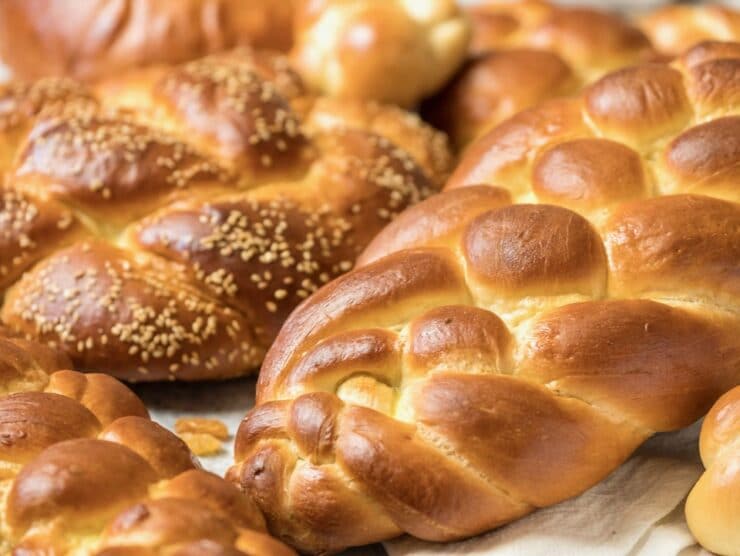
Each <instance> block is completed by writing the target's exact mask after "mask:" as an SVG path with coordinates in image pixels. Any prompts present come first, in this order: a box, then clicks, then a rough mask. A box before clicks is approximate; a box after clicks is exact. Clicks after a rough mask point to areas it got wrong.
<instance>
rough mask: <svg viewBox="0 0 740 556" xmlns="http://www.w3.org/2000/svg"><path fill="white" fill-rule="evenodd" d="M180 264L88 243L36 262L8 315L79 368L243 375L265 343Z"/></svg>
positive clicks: (163, 375)
mask: <svg viewBox="0 0 740 556" xmlns="http://www.w3.org/2000/svg"><path fill="white" fill-rule="evenodd" d="M181 275H182V270H180V269H179V268H178V267H176V266H173V265H170V264H168V263H166V262H165V261H162V260H158V259H152V258H151V257H146V256H144V255H143V254H138V255H137V254H130V253H127V252H125V251H121V250H119V249H116V248H114V247H111V246H109V245H107V244H104V243H101V242H97V243H80V244H76V245H75V246H73V247H70V248H69V249H66V250H62V251H59V252H57V253H56V254H54V255H52V256H51V257H50V258H48V259H47V260H45V261H44V262H42V263H40V264H39V265H37V266H36V267H35V268H34V269H33V270H32V271H31V272H30V273H28V274H26V275H25V276H24V278H23V279H22V280H21V281H20V282H19V283H18V284H16V285H15V286H14V287H13V288H12V289H11V290H10V291H9V292H8V295H7V299H6V302H5V305H4V307H3V319H4V321H5V322H7V323H8V324H9V325H10V326H11V327H13V328H14V329H16V330H19V331H21V332H23V333H24V334H27V335H29V336H36V337H39V338H42V339H43V340H45V341H48V342H51V343H53V344H56V345H57V346H58V347H59V348H61V349H62V350H63V351H65V352H66V353H69V354H71V356H72V358H73V360H74V361H75V363H76V365H77V366H78V368H80V369H82V370H88V371H89V370H95V369H100V368H104V369H106V371H107V372H108V373H110V374H113V375H114V376H119V377H125V378H126V379H128V380H132V381H136V380H147V379H149V380H164V379H168V378H170V379H172V378H174V377H175V376H177V377H179V378H181V379H193V378H199V377H202V376H203V372H204V370H205V372H206V375H207V376H210V377H213V378H217V377H227V376H234V375H237V374H241V373H243V372H245V371H246V370H248V369H251V368H253V367H255V366H256V365H258V362H259V360H260V358H261V355H262V351H261V348H260V347H259V345H258V344H257V343H256V340H255V338H254V336H253V333H252V332H251V331H250V327H249V324H248V322H247V321H246V319H245V318H244V317H243V316H242V315H241V314H240V313H238V312H236V311H234V310H232V309H229V308H228V307H224V306H223V305H220V304H219V303H218V302H217V301H216V300H215V299H214V298H212V297H210V296H208V295H207V294H205V293H203V292H201V291H199V290H198V289H197V288H196V286H195V284H192V283H190V282H188V281H187V280H183V278H182V276H181Z"/></svg>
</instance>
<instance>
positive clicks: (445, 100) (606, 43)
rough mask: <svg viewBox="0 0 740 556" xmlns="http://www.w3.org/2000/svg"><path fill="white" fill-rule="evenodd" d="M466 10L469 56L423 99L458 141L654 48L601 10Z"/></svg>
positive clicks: (484, 6)
mask: <svg viewBox="0 0 740 556" xmlns="http://www.w3.org/2000/svg"><path fill="white" fill-rule="evenodd" d="M467 11H468V13H469V16H470V18H471V21H472V22H473V41H472V45H471V56H470V57H469V59H468V60H467V63H466V64H465V65H464V66H463V67H462V68H461V69H460V71H458V73H457V74H456V76H455V77H454V79H453V80H452V81H451V82H450V83H448V84H447V85H446V86H445V87H444V88H443V89H442V90H441V91H440V92H438V93H437V94H436V95H435V96H433V97H432V98H430V99H429V100H427V101H426V102H425V103H424V104H423V106H422V113H423V114H424V117H425V118H426V119H428V120H429V121H430V122H432V123H433V124H434V125H435V126H436V127H438V128H440V129H443V130H444V131H446V132H447V133H448V134H449V135H450V137H451V138H452V140H453V142H454V143H455V146H456V147H457V148H458V149H461V148H463V147H465V146H466V145H467V144H469V143H470V142H471V141H472V140H473V139H475V138H476V137H478V136H480V135H481V134H483V133H484V132H485V131H487V130H488V129H490V128H492V127H493V126H494V125H496V124H498V123H500V122H501V121H503V120H505V119H506V118H508V117H510V116H512V115H514V114H515V113H517V112H520V111H521V110H523V109H525V108H529V107H531V106H533V105H535V104H538V103H539V102H542V101H544V100H547V99H551V98H555V97H560V96H565V95H568V94H572V93H575V92H576V91H577V90H579V89H581V88H582V87H583V85H585V84H586V83H590V82H592V81H594V80H595V79H596V78H598V77H601V76H602V75H603V74H605V73H606V72H608V71H611V70H614V69H616V68H619V67H623V66H625V65H628V64H633V63H636V62H639V61H645V60H647V59H649V58H652V57H654V56H655V53H654V51H653V49H652V47H651V45H650V41H649V40H648V39H647V37H646V36H645V35H644V34H643V33H642V32H641V31H639V30H638V29H637V28H636V27H634V26H633V25H631V24H630V23H629V22H628V21H627V20H626V19H624V18H623V17H621V16H619V15H617V14H613V13H610V12H606V11H603V10H597V9H589V8H565V7H558V6H555V5H553V4H549V3H547V2H543V1H540V0H535V1H533V0H519V1H515V2H503V3H502V2H493V1H491V2H482V3H478V4H473V5H472V6H470V7H469V8H468V10H467Z"/></svg>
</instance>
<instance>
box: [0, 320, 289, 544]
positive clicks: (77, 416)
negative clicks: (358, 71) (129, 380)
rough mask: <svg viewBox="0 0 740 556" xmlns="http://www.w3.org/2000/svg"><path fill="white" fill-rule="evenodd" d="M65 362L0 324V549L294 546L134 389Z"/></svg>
mask: <svg viewBox="0 0 740 556" xmlns="http://www.w3.org/2000/svg"><path fill="white" fill-rule="evenodd" d="M69 364H70V363H69V361H68V360H67V359H66V358H65V357H64V356H61V355H59V354H57V353H56V352H54V351H52V350H51V349H49V348H47V347H46V346H43V345H41V344H37V343H34V342H29V341H26V340H23V339H18V338H13V337H11V336H8V335H7V334H6V332H5V331H3V332H0V439H2V442H0V470H1V471H0V507H1V508H2V511H0V516H1V517H0V550H2V552H3V553H4V554H9V553H10V552H11V550H12V553H13V554H52V553H53V554H58V555H62V554H95V555H97V556H102V555H104V554H105V555H109V556H112V555H119V554H120V555H123V554H137V555H142V556H143V555H150V554H151V555H152V556H153V555H154V554H158V555H170V554H172V555H174V554H234V555H235V556H236V555H250V556H259V555H264V556H278V555H281V556H282V555H284V556H289V555H291V554H294V552H293V551H292V550H291V549H289V548H288V547H286V546H285V545H283V544H282V543H280V542H278V541H276V540H274V539H273V538H271V537H270V536H268V535H267V534H266V533H265V522H264V519H263V517H262V515H261V513H260V511H259V509H258V508H257V506H256V505H255V504H254V503H253V502H252V501H251V500H250V499H249V498H247V497H245V496H243V495H241V494H240V493H239V491H238V490H237V489H236V488H234V487H233V486H232V485H230V484H229V483H227V482H226V481H224V480H223V479H221V478H220V477H217V476H215V475H212V474H210V473H206V472H205V471H202V470H200V469H199V466H198V463H197V461H196V460H195V459H194V457H193V455H192V454H191V453H190V451H189V450H188V448H187V446H185V444H184V443H183V442H182V441H181V440H180V439H179V438H177V437H176V436H175V435H173V434H172V433H171V432H169V431H167V430H166V429H164V428H162V427H160V426H159V425H157V424H155V423H154V422H152V421H151V420H149V417H148V414H147V411H146V409H145V408H144V405H143V404H142V402H141V401H140V400H139V398H137V397H136V395H134V393H133V392H131V391H130V390H129V389H128V388H126V387H125V386H123V385H122V384H121V383H120V382H118V381H117V380H115V379H114V378H111V377H109V376H107V375H103V374H94V373H93V374H81V373H78V372H75V371H66V370H59V369H64V368H65V367H68V366H69Z"/></svg>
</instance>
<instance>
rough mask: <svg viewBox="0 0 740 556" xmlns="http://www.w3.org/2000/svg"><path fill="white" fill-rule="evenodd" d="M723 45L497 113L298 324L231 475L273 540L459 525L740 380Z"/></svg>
mask: <svg viewBox="0 0 740 556" xmlns="http://www.w3.org/2000/svg"><path fill="white" fill-rule="evenodd" d="M738 49H740V45H736V44H735V45H733V44H704V45H701V46H698V47H697V48H696V49H694V50H692V51H691V52H689V53H688V54H687V55H686V56H685V57H684V58H682V59H681V60H680V61H679V62H677V63H676V64H675V65H674V66H669V65H660V64H651V65H645V66H637V67H633V68H629V69H624V70H621V71H618V72H615V73H611V74H609V75H607V76H606V77H604V78H603V79H601V80H600V81H598V82H596V83H595V84H594V85H592V86H591V87H589V88H587V89H586V90H585V92H584V93H583V95H582V96H580V97H577V98H573V99H566V100H560V101H553V102H550V103H547V104H545V105H542V106H539V107H537V108H534V109H532V110H530V111H528V112H524V113H522V114H519V115H518V116H515V117H514V118H512V119H510V120H508V121H506V122H505V123H503V124H502V125H501V126H499V127H497V128H495V129H494V130H493V131H491V132H490V133H489V134H488V135H487V136H485V137H484V138H483V139H481V141H480V142H479V143H478V144H476V145H473V146H472V147H471V148H470V149H469V150H468V154H467V156H466V157H465V159H464V160H463V162H462V164H461V165H460V166H459V167H458V170H457V171H456V172H455V173H454V174H453V177H452V178H451V182H450V187H451V189H450V190H448V191H446V192H444V193H442V194H440V195H437V196H435V197H432V198H430V199H428V200H427V201H425V202H423V203H421V204H419V205H417V206H415V207H412V208H411V209H409V210H407V211H406V212H404V213H403V214H402V215H401V216H400V217H399V218H398V219H396V220H395V221H394V222H393V223H391V224H390V225H389V226H388V227H386V228H385V229H384V231H383V232H381V233H380V234H379V235H378V236H377V237H376V239H375V240H374V241H373V242H372V243H371V245H370V246H369V247H368V249H367V250H366V251H365V253H364V254H363V256H362V257H361V258H360V260H359V262H358V264H359V265H360V266H359V268H357V269H355V270H353V271H352V272H350V273H348V274H346V275H344V276H342V277H340V278H338V279H336V280H334V281H333V282H332V283H330V284H328V285H326V286H324V287H323V288H322V289H320V290H319V291H318V292H316V293H315V294H314V295H313V296H312V297H311V298H309V299H308V300H307V301H306V302H305V303H303V304H302V305H301V306H299V307H298V308H297V309H296V310H295V311H294V312H293V314H292V315H291V316H290V318H289V319H288V320H287V322H286V323H285V325H284V327H283V329H282V330H281V332H280V334H279V336H278V338H277V339H276V341H275V343H274V344H273V346H272V348H271V349H270V351H269V353H268V355H267V358H266V360H265V363H264V365H263V367H262V372H261V374H260V378H259V382H258V391H257V402H258V404H259V405H258V406H257V407H256V408H255V409H253V410H252V411H251V412H250V413H249V414H248V415H247V417H246V418H245V420H244V421H243V423H242V425H241V427H240V429H239V432H238V435H237V439H236V446H235V459H236V464H235V465H234V466H233V467H232V469H231V470H230V472H229V475H228V477H229V479H230V480H232V481H233V482H235V483H236V484H238V485H239V486H240V487H241V488H242V489H243V490H244V491H246V492H248V493H249V494H250V495H251V496H253V497H254V499H255V500H256V501H257V502H258V504H259V505H260V508H261V509H262V510H263V512H264V513H265V515H266V518H267V521H268V527H269V528H270V530H271V531H272V532H273V533H274V534H277V535H278V536H280V537H282V538H283V539H286V540H288V541H289V542H290V543H291V544H294V545H295V546H297V547H298V548H300V549H302V550H307V551H311V552H323V551H329V552H331V551H336V550H339V549H341V548H342V547H345V546H349V545H358V544H364V543H368V542H372V541H378V540H380V539H386V538H389V537H393V536H395V535H399V534H401V533H408V534H411V535H414V536H416V537H419V538H422V539H427V540H432V541H448V540H452V539H460V538H464V537H468V536H471V535H475V534H477V533H480V532H483V531H486V530H488V529H491V528H493V527H496V526H498V525H501V524H504V523H507V522H509V521H511V520H514V519H516V518H518V517H521V516H523V515H526V514H528V513H530V512H532V511H533V510H535V509H536V508H539V507H543V506H548V505H551V504H555V503H557V502H559V501H561V500H564V499H566V498H569V497H572V496H575V495H577V494H579V493H581V492H583V491H584V490H585V489H587V488H589V487H590V486H592V485H594V484H595V483H597V482H598V481H600V480H601V479H603V478H604V477H605V476H606V475H608V474H609V473H610V472H611V471H612V470H614V469H615V468H616V467H617V466H618V465H619V464H621V463H622V462H623V461H624V460H625V459H626V458H627V457H629V455H630V454H631V453H632V452H633V450H634V449H635V448H636V447H637V446H639V445H640V444H641V443H642V442H643V441H644V440H645V439H647V438H648V437H650V436H651V435H652V434H654V433H656V432H660V431H670V430H675V429H678V428H680V427H684V426H686V425H689V424H690V423H692V422H693V421H695V420H696V419H698V418H699V417H701V416H702V415H703V414H704V412H706V411H707V410H708V409H709V407H710V406H711V404H712V403H714V402H715V401H716V400H717V398H718V397H719V396H720V395H721V394H722V393H724V392H726V391H727V390H729V389H730V388H732V387H733V386H735V385H738V384H740V311H739V309H740V305H739V301H740V204H738V201H740V196H739V192H738V188H737V183H738V173H737V172H738V164H737V162H738V160H739V157H740V142H739V141H738V139H739V138H740V133H738V131H740V115H739V113H740V82H738V76H739V75H740V56H738ZM474 184H481V185H474ZM487 184H496V185H497V186H501V187H497V186H492V185H487ZM456 186H457V187H456ZM459 186H468V187H459ZM512 202H517V203H520V202H521V203H523V204H512ZM538 203H548V204H538Z"/></svg>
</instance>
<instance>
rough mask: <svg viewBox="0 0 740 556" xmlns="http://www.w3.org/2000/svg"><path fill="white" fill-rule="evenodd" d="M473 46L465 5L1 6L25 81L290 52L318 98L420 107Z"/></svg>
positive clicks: (5, 39)
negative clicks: (228, 52)
mask: <svg viewBox="0 0 740 556" xmlns="http://www.w3.org/2000/svg"><path fill="white" fill-rule="evenodd" d="M468 39H469V28H468V24H467V20H466V18H465V17H464V16H463V15H462V14H461V11H460V9H459V8H458V7H457V4H456V2H455V0H383V1H382V2H377V1H376V0H249V1H244V0H85V1H84V2H79V1H78V0H30V1H27V0H3V2H0V62H4V63H5V64H6V65H8V66H9V67H10V69H11V70H12V72H13V74H15V75H16V77H18V78H23V79H35V78H39V77H45V76H48V75H57V76H59V75H63V76H70V77H76V78H79V79H85V80H91V79H98V78H100V77H105V76H111V75H117V74H118V73H120V72H121V71H122V70H126V69H131V68H138V67H143V66H150V65H156V64H175V63H181V62H185V61H189V60H192V59H194V58H198V57H201V56H204V55H207V54H211V53H214V52H217V51H222V50H225V49H229V48H233V47H235V46H244V45H250V46H253V47H256V48H271V49H278V50H282V51H285V52H289V53H290V56H291V58H292V59H293V62H294V63H295V64H296V65H297V66H298V68H299V70H300V71H301V73H302V74H303V76H304V78H305V79H306V81H307V83H308V84H309V85H310V86H311V88H312V89H313V90H314V91H315V92H319V93H324V94H331V95H336V96H339V97H343V98H354V99H371V100H377V101H381V102H392V103H395V104H400V105H402V106H412V105H414V104H415V103H416V102H418V101H419V100H420V99H421V98H423V97H425V96H428V95H430V94H431V93H433V92H434V91H436V90H437V89H438V88H439V87H440V86H442V85H443V84H444V83H445V81H447V79H449V77H450V76H451V75H452V74H453V72H454V71H455V70H456V69H457V67H458V66H459V65H460V63H461V62H462V60H463V58H464V56H465V52H466V49H467V45H468ZM291 45H293V46H292V48H291Z"/></svg>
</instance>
